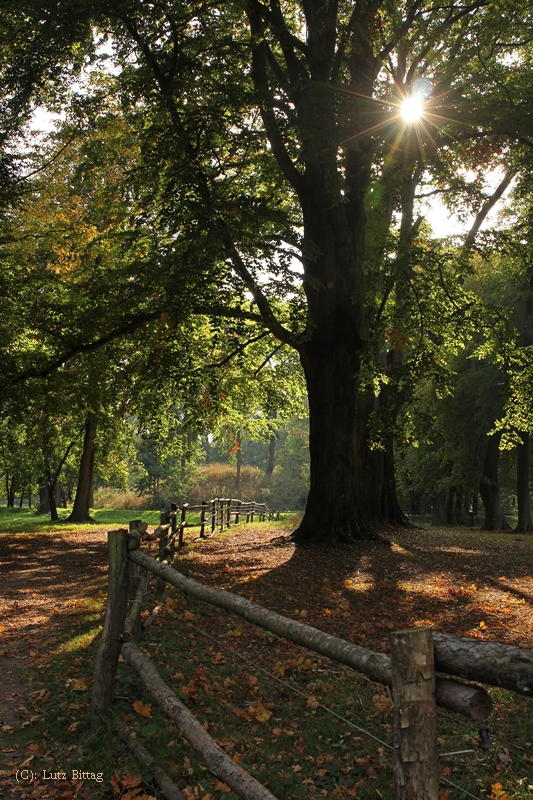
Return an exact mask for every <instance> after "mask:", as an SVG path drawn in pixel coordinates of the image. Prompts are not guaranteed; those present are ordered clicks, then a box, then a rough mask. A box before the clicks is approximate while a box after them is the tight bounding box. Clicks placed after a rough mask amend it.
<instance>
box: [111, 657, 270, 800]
mask: <svg viewBox="0 0 533 800" xmlns="http://www.w3.org/2000/svg"><path fill="white" fill-rule="evenodd" d="M122 656H123V658H124V661H125V662H126V663H127V664H129V665H130V667H133V669H134V670H135V671H136V672H138V674H139V675H140V677H141V678H142V681H143V683H144V685H145V687H146V688H147V690H148V691H149V692H150V694H151V695H152V697H153V698H154V700H155V701H156V702H157V703H159V705H160V706H161V708H162V709H163V711H164V712H165V714H166V715H167V716H168V717H169V718H170V719H171V720H172V722H173V723H174V725H176V727H177V728H178V729H179V731H180V733H181V735H182V736H183V737H184V738H185V739H187V741H188V742H190V744H191V745H192V746H193V747H194V749H195V750H196V752H197V753H198V755H199V756H200V758H201V759H202V761H203V763H204V764H205V765H206V766H207V768H208V769H209V770H210V771H211V772H212V773H213V775H216V777H217V778H218V779H219V780H221V781H223V782H224V783H226V784H227V785H228V786H229V787H230V788H231V789H232V790H233V791H234V792H235V794H238V795H239V797H242V798H243V800H276V798H275V797H274V795H273V794H272V793H271V792H269V791H268V789H266V788H265V787H264V786H262V785H261V784H260V783H259V782H258V781H256V780H255V778H252V776H251V775H249V774H248V773H247V772H245V771H244V770H243V769H242V768H241V767H239V766H238V764H236V763H235V762H234V761H233V759H232V758H230V756H228V755H227V754H226V753H225V752H224V750H223V749H222V748H221V747H220V745H218V744H217V743H216V742H215V740H214V739H213V738H211V736H209V734H208V733H206V731H205V730H204V728H203V727H202V725H200V723H199V722H198V720H197V719H195V717H193V715H192V714H191V712H190V711H189V709H188V708H187V707H186V706H184V705H183V703H181V702H180V701H179V700H178V698H177V697H176V695H175V694H174V692H172V691H171V690H170V689H169V688H168V686H167V685H166V684H165V683H164V681H163V680H162V679H161V678H160V676H159V674H158V673H157V671H156V669H155V667H154V666H153V664H152V663H151V661H150V659H149V658H147V657H146V656H145V655H144V653H142V652H141V651H140V650H139V648H138V647H136V645H134V644H133V643H132V642H124V644H123V645H122Z"/></svg>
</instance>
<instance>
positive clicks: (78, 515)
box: [68, 412, 97, 522]
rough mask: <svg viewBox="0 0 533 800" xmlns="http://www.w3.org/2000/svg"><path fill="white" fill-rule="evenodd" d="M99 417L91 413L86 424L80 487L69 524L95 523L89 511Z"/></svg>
mask: <svg viewBox="0 0 533 800" xmlns="http://www.w3.org/2000/svg"><path fill="white" fill-rule="evenodd" d="M96 426H97V415H96V413H94V412H91V413H90V414H89V415H88V417H87V421H86V423H85V434H84V437H83V451H82V454H81V460H80V469H79V472H78V485H77V489H76V497H75V499H74V506H73V508H72V512H71V514H70V516H69V518H68V521H69V522H94V520H93V519H92V517H91V515H90V513H89V511H90V504H91V500H92V486H93V474H94V451H95V443H96Z"/></svg>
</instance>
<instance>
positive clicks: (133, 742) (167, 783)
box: [115, 725, 185, 800]
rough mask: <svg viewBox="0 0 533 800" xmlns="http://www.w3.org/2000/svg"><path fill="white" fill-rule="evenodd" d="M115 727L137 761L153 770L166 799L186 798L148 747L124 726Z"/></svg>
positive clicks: (182, 799) (177, 799) (180, 799)
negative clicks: (132, 735)
mask: <svg viewBox="0 0 533 800" xmlns="http://www.w3.org/2000/svg"><path fill="white" fill-rule="evenodd" d="M115 728H116V730H117V733H118V735H119V736H120V738H121V739H122V741H123V742H124V744H125V745H126V746H127V747H128V749H129V750H130V751H131V752H132V753H133V755H134V756H135V758H136V759H137V761H140V762H141V764H142V765H143V766H145V767H148V768H149V769H151V770H152V772H153V774H154V778H155V782H156V783H157V785H158V786H159V788H160V789H161V794H162V795H163V797H165V798H166V800H185V798H184V796H183V795H182V793H181V792H180V790H179V789H178V787H177V786H176V784H175V783H174V782H173V781H172V780H171V779H170V778H169V777H168V775H167V774H166V772H164V771H163V770H162V769H161V767H159V766H158V765H157V764H156V763H155V760H154V758H153V756H151V755H150V753H149V752H148V750H147V749H146V747H144V745H142V744H141V743H140V742H139V741H137V739H133V738H132V737H131V736H130V735H129V734H127V733H126V731H125V729H124V728H123V727H121V726H119V725H115Z"/></svg>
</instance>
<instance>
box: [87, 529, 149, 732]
mask: <svg viewBox="0 0 533 800" xmlns="http://www.w3.org/2000/svg"><path fill="white" fill-rule="evenodd" d="M107 542H108V550H109V568H108V591H107V609H106V615H105V622H104V631H103V633H102V640H101V642H100V647H99V648H98V653H97V655H96V666H95V670H94V684H93V695H92V703H91V724H92V726H93V728H94V727H95V726H96V725H97V724H98V722H99V721H100V719H101V718H102V717H109V716H110V715H111V704H112V702H113V696H114V694H115V678H116V674H117V666H118V657H119V654H120V640H119V637H120V636H121V634H122V632H123V630H124V620H125V619H126V611H127V607H128V579H129V563H128V531H126V530H118V531H109V533H108V534H107ZM136 552H140V551H138V550H137V551H136Z"/></svg>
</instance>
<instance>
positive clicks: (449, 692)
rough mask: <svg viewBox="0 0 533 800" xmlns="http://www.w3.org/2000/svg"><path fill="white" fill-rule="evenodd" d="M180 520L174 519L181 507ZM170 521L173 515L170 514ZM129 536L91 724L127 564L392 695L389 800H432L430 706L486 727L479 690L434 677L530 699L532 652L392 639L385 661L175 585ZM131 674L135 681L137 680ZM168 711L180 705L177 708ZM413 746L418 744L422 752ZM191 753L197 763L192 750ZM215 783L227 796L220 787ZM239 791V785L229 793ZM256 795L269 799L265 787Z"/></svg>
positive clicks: (177, 580) (250, 606) (417, 636)
mask: <svg viewBox="0 0 533 800" xmlns="http://www.w3.org/2000/svg"><path fill="white" fill-rule="evenodd" d="M222 502H223V503H224V502H229V501H222ZM227 507H228V506H224V505H222V506H221V508H222V509H223V510H222V520H224V508H227ZM180 511H181V512H183V507H181V509H180ZM175 512H176V513H177V512H178V509H177V508H176V509H175ZM226 513H227V512H226ZM130 528H131V532H130V534H129V535H128V532H127V531H111V532H110V533H109V552H110V568H109V581H110V586H109V593H108V607H107V613H106V622H105V625H104V632H103V636H102V642H101V644H100V649H99V651H98V656H97V663H96V671H95V683H94V689H93V705H92V713H93V719H96V718H97V717H98V716H100V715H103V716H108V715H109V714H110V711H111V698H112V696H113V686H114V680H115V673H116V663H115V666H114V668H110V665H109V664H108V663H105V662H107V661H108V660H109V659H110V658H111V659H112V660H114V659H115V658H116V659H117V660H118V649H117V648H116V645H115V646H113V641H114V642H117V640H120V639H123V640H130V639H131V630H132V623H131V622H129V623H128V625H127V626H126V628H127V629H126V635H124V634H123V631H124V628H125V623H124V616H125V610H124V608H123V603H122V599H121V598H123V596H124V594H123V592H124V589H119V588H118V587H117V586H116V585H115V584H117V583H119V582H122V584H124V583H125V585H126V592H127V582H128V580H129V573H128V569H126V568H125V567H124V563H127V561H128V560H129V562H130V564H132V565H136V568H137V569H138V568H139V567H141V568H143V569H145V570H147V571H148V572H150V573H152V574H154V575H155V576H157V578H158V581H159V582H162V583H163V584H165V583H170V584H171V585H173V586H175V587H177V588H178V589H180V590H181V591H183V592H185V593H187V594H189V595H191V596H193V597H195V598H197V599H198V600H202V601H203V602H207V603H210V604H211V605H215V606H218V607H220V608H224V609H226V610H227V611H231V612H233V613H235V614H238V615H239V616H241V617H243V618H244V619H246V620H248V621H249V622H251V623H254V624H255V625H258V626H260V627H261V628H263V629H265V630H268V631H270V632H272V633H275V634H276V635H278V636H281V637H283V638H285V639H288V640H290V641H292V642H295V643H297V644H299V645H302V646H303V647H306V648H307V649H310V650H313V651H314V652H317V653H320V654H322V655H325V656H327V657H329V658H331V659H332V660H334V661H338V662H340V663H342V664H345V665H347V666H350V667H352V668H353V669H355V670H356V671H358V672H362V673H363V674H365V675H367V677H369V678H370V679H372V680H374V681H376V682H379V683H383V684H386V685H388V686H392V689H393V703H394V726H393V739H394V748H393V771H394V775H395V780H396V787H397V798H398V800H434V799H435V800H436V798H438V785H439V769H438V755H436V753H437V739H436V727H435V725H434V717H435V715H436V710H435V705H436V704H438V705H440V706H443V707H444V708H447V709H449V710H452V711H455V712H457V713H460V714H463V715H465V716H468V717H469V718H471V719H474V720H479V721H481V720H483V719H485V718H486V717H487V716H488V715H489V714H490V712H491V709H492V701H491V699H490V697H489V695H488V694H487V692H486V691H485V690H484V689H483V688H481V687H478V686H470V685H466V684H463V683H460V682H457V681H455V680H450V679H448V678H443V677H440V676H438V677H436V676H435V669H437V670H438V671H440V672H444V673H446V674H448V675H457V676H460V677H466V678H468V679H470V680H475V681H480V682H484V683H486V684H489V685H492V686H502V687H505V688H507V689H511V690H512V691H515V692H517V693H519V694H524V695H527V696H532V695H533V650H531V649H529V648H521V647H510V646H507V645H502V644H494V643H491V642H480V641H477V640H475V639H466V638H463V637H456V636H450V635H447V634H440V633H436V632H433V631H431V630H430V629H410V630H407V631H397V632H394V633H393V634H391V646H392V658H389V657H388V656H386V655H384V654H382V653H375V652H372V651H370V650H367V649H366V648H364V647H360V646H359V645H356V644H353V643H352V642H348V641H345V640H343V639H340V638H339V637H337V636H332V635H331V634H327V633H324V632H323V631H320V630H318V629H316V628H313V627H311V626H309V625H306V624H304V623H302V622H298V621H296V620H292V619H289V618H287V617H283V616H282V615H280V614H277V613H275V612H273V611H269V610H267V609H265V608H263V607H262V606H260V605H258V604H257V603H253V602H251V601H250V600H247V599H245V598H243V597H240V596H239V595H236V594H233V593H232V592H228V591H224V590H221V589H214V588H211V587H208V586H204V585H203V584H201V583H199V582H198V581H195V580H193V579H192V578H188V577H186V576H185V575H182V574H181V573H180V572H178V571H177V570H175V569H173V568H172V567H171V566H169V565H168V564H166V563H161V562H160V561H158V560H156V559H154V558H152V557H151V556H148V555H147V554H146V553H143V552H141V550H140V549H139V545H140V540H141V538H146V539H149V540H150V539H153V538H155V537H154V534H155V532H154V534H147V533H146V526H143V525H141V526H139V524H138V522H137V521H135V522H133V523H131V525H130ZM143 528H144V530H143ZM158 530H159V529H158ZM165 534H166V531H164V530H160V531H159V534H158V535H159V537H160V539H161V540H163V539H164V536H165ZM119 551H121V553H122V554H121V555H120V552H119ZM160 554H161V557H162V561H163V560H168V556H169V550H168V549H165V548H164V549H163V551H161V549H160ZM134 605H135V604H134ZM128 646H129V645H128ZM132 653H133V650H132V649H131V647H130V650H125V649H124V648H123V655H124V658H125V660H127V661H128V663H131V664H132V665H133V666H135V663H136V664H137V665H138V664H139V663H140V662H139V659H136V658H133V656H132V655H131V654H132ZM134 662H135V663H134ZM135 668H136V669H137V667H135ZM152 669H153V667H152ZM137 671H139V673H140V674H141V671H140V670H137ZM145 672H146V671H145ZM143 680H145V679H144V678H143ZM159 680H160V679H159ZM149 683H150V682H148V683H147V681H146V680H145V685H146V686H147V688H149V690H150V686H149ZM152 683H153V682H152ZM167 691H168V692H170V690H167ZM156 694H157V692H155V693H154V691H152V696H154V697H156ZM171 694H172V693H171ZM176 702H178V703H179V701H178V700H177V698H176ZM163 705H164V704H163ZM432 709H433V711H432ZM181 731H182V735H184V736H185V738H189V737H188V734H187V731H186V730H185V729H184V728H181ZM421 742H423V743H424V744H423V746H422V745H421V744H420V743H421ZM215 744H216V743H215ZM198 752H200V753H201V752H202V751H201V749H198ZM206 752H207V751H206ZM204 756H205V754H204ZM204 761H205V757H204ZM215 761H216V759H215ZM206 763H207V762H206ZM209 768H210V769H211V767H209ZM211 771H213V770H211ZM214 774H217V773H216V772H215V773H214ZM224 780H225V782H226V783H228V785H230V786H231V784H230V783H229V781H228V780H227V779H224ZM238 784H239V781H237V782H236V784H235V786H237V785H238ZM247 785H248V784H247ZM239 787H240V788H234V787H233V786H231V788H232V789H233V791H235V792H236V793H237V794H239V796H240V797H247V798H254V799H255V798H259V797H262V798H265V797H267V796H270V797H272V795H270V793H267V794H262V793H261V791H260V790H259V789H257V787H255V788H254V789H252V790H250V791H251V792H252V793H251V794H242V793H241V791H240V789H242V786H240V784H239ZM261 790H262V791H264V792H268V790H266V789H264V787H261ZM247 791H248V790H247ZM253 792H257V793H256V794H254V793H253Z"/></svg>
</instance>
